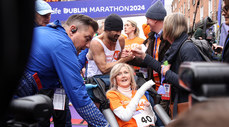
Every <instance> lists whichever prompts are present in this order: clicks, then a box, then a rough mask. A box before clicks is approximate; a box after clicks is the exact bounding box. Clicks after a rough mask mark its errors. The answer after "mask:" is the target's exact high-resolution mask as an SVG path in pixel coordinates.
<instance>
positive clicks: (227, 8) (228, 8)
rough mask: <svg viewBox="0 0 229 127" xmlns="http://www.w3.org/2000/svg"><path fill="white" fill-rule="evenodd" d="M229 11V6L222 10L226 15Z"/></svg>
mask: <svg viewBox="0 0 229 127" xmlns="http://www.w3.org/2000/svg"><path fill="white" fill-rule="evenodd" d="M228 10H229V6H226V5H225V6H224V7H223V8H222V11H223V12H224V13H226V12H227V11H228Z"/></svg>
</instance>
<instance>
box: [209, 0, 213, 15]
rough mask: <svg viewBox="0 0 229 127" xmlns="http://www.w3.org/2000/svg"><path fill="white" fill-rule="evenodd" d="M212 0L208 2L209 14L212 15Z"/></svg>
mask: <svg viewBox="0 0 229 127" xmlns="http://www.w3.org/2000/svg"><path fill="white" fill-rule="evenodd" d="M212 13H213V12H212V0H209V2H208V16H209V17H212Z"/></svg>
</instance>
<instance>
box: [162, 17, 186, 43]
mask: <svg viewBox="0 0 229 127" xmlns="http://www.w3.org/2000/svg"><path fill="white" fill-rule="evenodd" d="M183 32H186V33H187V32H188V23H187V19H186V17H185V16H184V15H183V14H181V13H172V14H170V15H167V16H166V17H165V20H164V25H163V38H165V39H169V40H175V39H177V38H178V37H179V36H180V35H181V34H182V33H183Z"/></svg>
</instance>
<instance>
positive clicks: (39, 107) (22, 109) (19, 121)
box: [7, 94, 53, 127]
mask: <svg viewBox="0 0 229 127" xmlns="http://www.w3.org/2000/svg"><path fill="white" fill-rule="evenodd" d="M52 107H53V104H52V100H51V99H50V98H49V97H48V96H46V95H42V94H37V95H32V96H26V97H21V98H18V99H14V100H12V102H11V104H10V111H11V114H12V116H13V119H11V120H9V121H7V126H8V127H15V126H20V127H38V123H39V122H40V121H43V120H44V118H47V117H48V118H49V117H51V113H52V109H53V108H52Z"/></svg>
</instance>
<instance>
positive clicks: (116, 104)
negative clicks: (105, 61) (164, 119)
mask: <svg viewBox="0 0 229 127" xmlns="http://www.w3.org/2000/svg"><path fill="white" fill-rule="evenodd" d="M110 83H111V85H110V90H109V91H108V92H107V98H108V99H109V100H110V108H111V110H112V111H113V112H114V114H115V117H116V119H117V122H118V124H119V126H120V127H123V126H128V127H142V126H150V125H153V126H154V125H155V121H156V116H155V114H154V112H153V110H152V107H151V105H150V103H149V102H148V100H147V98H146V96H145V95H144V93H145V91H146V90H147V89H149V88H150V87H152V86H153V85H154V84H155V83H154V82H153V81H152V80H150V81H148V82H146V83H145V84H143V86H141V88H140V89H138V90H136V88H137V86H136V82H135V79H134V70H133V69H132V67H131V66H130V65H128V64H125V63H119V64H116V65H115V66H114V67H113V68H112V70H111V73H110Z"/></svg>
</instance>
